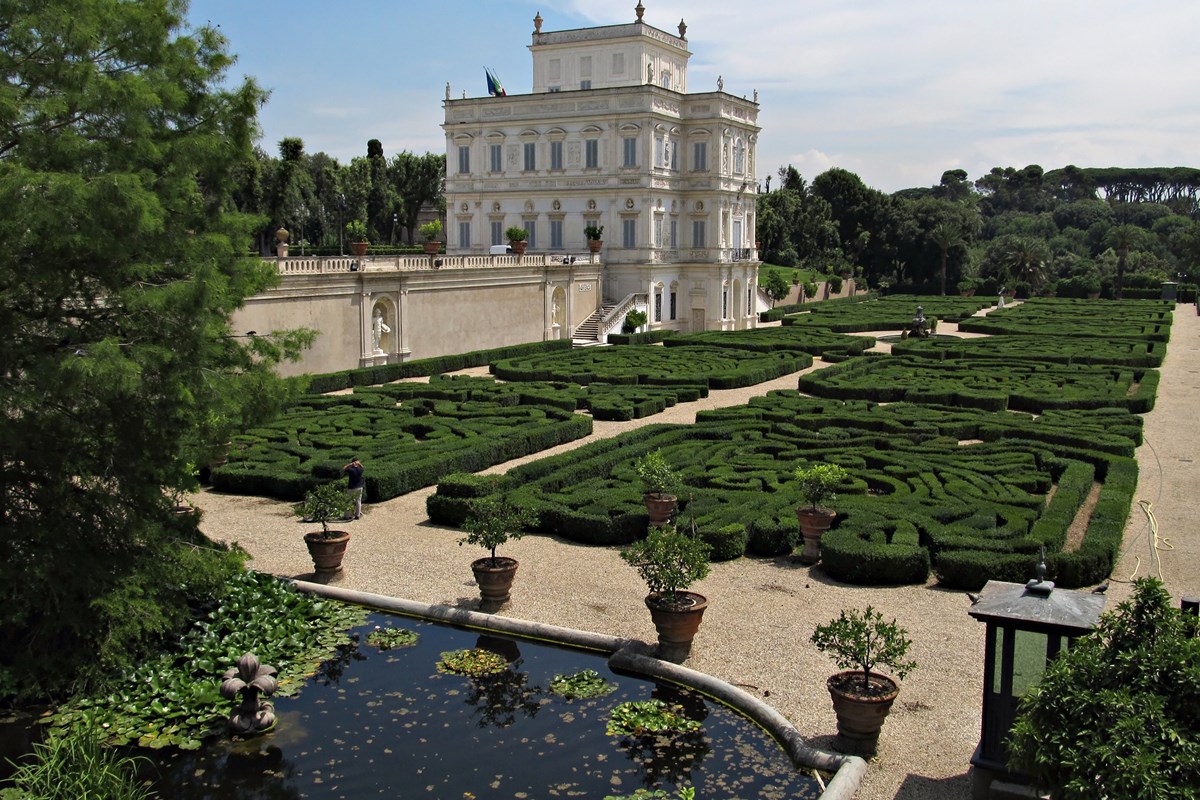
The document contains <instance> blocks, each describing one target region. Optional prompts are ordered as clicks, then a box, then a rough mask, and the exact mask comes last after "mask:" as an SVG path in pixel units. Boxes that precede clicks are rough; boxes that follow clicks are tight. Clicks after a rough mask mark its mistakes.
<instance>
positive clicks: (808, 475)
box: [792, 464, 849, 564]
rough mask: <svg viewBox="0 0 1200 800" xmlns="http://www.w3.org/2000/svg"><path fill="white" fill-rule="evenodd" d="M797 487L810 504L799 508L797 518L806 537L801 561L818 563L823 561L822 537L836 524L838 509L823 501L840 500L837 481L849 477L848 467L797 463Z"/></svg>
mask: <svg viewBox="0 0 1200 800" xmlns="http://www.w3.org/2000/svg"><path fill="white" fill-rule="evenodd" d="M792 477H793V478H795V479H796V485H797V488H798V489H799V490H800V495H801V496H802V497H803V498H804V501H805V502H806V503H807V504H808V505H807V506H800V507H798V508H797V509H796V520H797V521H798V522H799V523H800V535H801V536H803V537H804V550H803V551H802V552H801V553H800V561H801V562H802V563H804V564H815V563H817V562H818V561H820V560H821V537H822V536H823V535H824V534H825V531H827V530H829V529H830V528H831V527H832V526H833V521H834V519H835V518H836V517H837V512H836V511H834V510H833V509H831V508H824V507H822V505H821V504H822V503H825V502H833V501H834V500H836V499H837V494H836V490H837V487H838V484H839V483H841V482H842V481H844V480H846V478H847V477H849V473H848V472H846V470H844V469H842V468H841V467H839V466H838V465H837V464H812V465H810V466H798V467H796V469H795V470H794V471H793V472H792Z"/></svg>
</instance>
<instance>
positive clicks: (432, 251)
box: [417, 219, 442, 256]
mask: <svg viewBox="0 0 1200 800" xmlns="http://www.w3.org/2000/svg"><path fill="white" fill-rule="evenodd" d="M417 232H418V233H420V234H421V238H422V239H424V240H425V242H424V246H425V255H429V256H436V255H437V254H438V251H439V250H441V249H442V243H441V242H439V241H438V237H439V236H441V235H442V221H441V220H440V219H435V220H430V221H429V222H426V223H425V224H424V225H422V226H420V227H419V228H417Z"/></svg>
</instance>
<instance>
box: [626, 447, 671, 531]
mask: <svg viewBox="0 0 1200 800" xmlns="http://www.w3.org/2000/svg"><path fill="white" fill-rule="evenodd" d="M633 469H634V472H636V473H637V476H638V479H639V480H640V481H641V482H642V492H643V494H642V502H644V503H645V504H646V514H647V515H648V516H649V517H650V525H651V526H654V525H666V524H667V523H668V522H670V521H671V515H672V514H673V513H675V501H676V500H677V498H676V496H675V494H674V492H675V491H676V490H677V489H678V487H679V476H678V475H676V474H675V470H674V469H672V467H671V465H670V464H668V463H667V459H666V457H664V456H663V454H662V451H661V450H652V451H651V452H649V453H646V454H645V455H644V456H642V457H641V458H639V459H638V460H637V463H635V464H634V466H633Z"/></svg>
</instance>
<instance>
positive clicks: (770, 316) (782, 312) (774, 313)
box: [758, 292, 873, 322]
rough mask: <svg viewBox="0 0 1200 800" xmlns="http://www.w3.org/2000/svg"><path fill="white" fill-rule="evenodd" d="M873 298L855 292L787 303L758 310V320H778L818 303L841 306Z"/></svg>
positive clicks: (807, 309)
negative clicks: (843, 295) (854, 293)
mask: <svg viewBox="0 0 1200 800" xmlns="http://www.w3.org/2000/svg"><path fill="white" fill-rule="evenodd" d="M871 299H873V298H872V296H871V295H870V294H868V293H866V292H863V293H862V294H856V295H854V296H853V297H834V298H832V299H830V300H820V301H813V302H810V303H788V304H787V305H782V306H775V307H774V308H771V309H768V310H766V311H760V312H758V321H759V322H778V321H779V320H781V319H784V318H785V317H787V316H788V315H790V314H799V313H801V312H804V311H811V310H812V309H814V308H816V307H817V306H818V305H821V306H842V305H845V304H846V303H864V302H866V301H867V300H871Z"/></svg>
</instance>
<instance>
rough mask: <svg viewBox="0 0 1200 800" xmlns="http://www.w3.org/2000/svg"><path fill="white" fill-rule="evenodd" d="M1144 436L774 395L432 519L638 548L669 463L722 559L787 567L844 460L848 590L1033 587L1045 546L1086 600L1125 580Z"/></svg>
mask: <svg viewBox="0 0 1200 800" xmlns="http://www.w3.org/2000/svg"><path fill="white" fill-rule="evenodd" d="M1140 431H1141V420H1140V419H1139V418H1138V417H1136V416H1134V415H1132V414H1130V413H1129V412H1128V411H1125V410H1122V409H1105V410H1103V411H1096V412H1086V413H1085V412H1079V411H1049V412H1047V413H1046V414H1044V415H1042V416H1040V417H1038V418H1033V417H1031V416H1027V415H1018V414H1011V413H1007V412H987V411H977V410H967V409H937V408H930V407H924V406H915V405H910V404H904V403H897V404H893V405H889V406H876V405H872V404H868V403H861V402H850V403H843V402H838V401H830V400H820V399H815V398H809V397H804V396H802V395H800V394H798V393H796V392H772V393H770V394H769V395H768V396H766V397H763V398H755V399H754V400H753V401H752V402H751V403H750V404H749V405H747V406H743V407H738V408H729V409H721V410H719V411H715V412H708V413H705V414H702V415H701V419H700V420H699V421H698V422H697V423H696V424H695V425H691V426H666V425H662V426H648V427H646V428H643V429H640V430H637V431H631V432H630V433H628V434H625V435H623V436H621V437H619V438H617V439H612V440H606V441H603V442H597V443H594V444H591V445H588V446H586V447H583V448H580V449H578V450H575V451H573V452H571V453H569V454H565V455H563V456H556V457H551V458H547V459H541V460H539V461H536V462H533V463H530V464H526V465H523V466H521V467H518V468H516V469H514V470H512V471H511V472H510V473H509V474H508V475H506V476H504V477H503V478H491V479H488V480H487V481H482V480H481V479H479V478H477V477H475V476H453V477H451V478H448V479H446V480H445V481H443V482H442V483H441V484H440V485H439V487H438V492H437V494H435V495H433V496H431V497H430V498H429V500H428V510H429V513H430V516H431V518H432V519H433V520H434V521H436V522H441V523H445V524H452V525H454V524H459V523H460V522H461V520H462V518H463V515H464V514H465V510H466V503H467V501H468V499H469V498H470V497H472V496H477V495H479V494H483V493H487V492H489V491H494V490H498V489H508V490H510V491H511V496H512V497H513V498H514V500H516V502H518V503H521V504H523V505H527V506H529V507H531V508H533V509H535V510H536V511H537V512H538V514H539V517H540V522H539V530H540V531H542V532H544V533H549V534H555V535H559V536H563V537H565V538H568V539H572V540H574V541H580V542H586V543H594V544H616V543H624V542H629V541H632V540H634V539H636V538H638V537H639V536H641V535H642V534H643V533H644V531H645V529H646V525H647V519H646V514H645V509H644V508H643V507H642V502H641V494H640V487H639V485H638V482H637V480H636V477H635V475H634V471H633V464H634V462H635V460H636V459H637V458H638V457H640V456H641V455H642V454H644V453H646V452H648V451H650V450H654V449H661V450H662V452H663V454H664V455H665V456H666V457H667V459H668V461H670V462H671V463H673V464H676V465H679V469H680V475H681V477H682V479H683V481H684V483H685V485H686V488H685V489H684V490H683V491H682V492H680V495H681V498H682V501H683V504H684V506H685V507H684V509H683V510H682V512H681V515H680V516H681V518H683V519H684V520H686V521H688V523H689V524H690V520H691V519H692V518H693V517H694V519H695V521H696V525H697V528H698V530H699V531H700V532H701V534H702V535H703V536H704V537H705V538H706V539H708V540H709V541H710V542H712V543H713V544H714V546H715V548H716V549H717V551H718V553H719V555H720V556H721V557H725V558H733V557H737V556H738V555H740V553H741V552H742V550H743V549H745V551H747V552H750V553H753V554H761V555H774V554H781V553H788V552H790V551H791V550H792V548H793V547H794V545H795V538H796V533H797V524H796V520H795V516H794V510H795V507H796V506H797V505H799V504H800V502H801V501H800V496H799V493H798V491H797V490H796V488H795V483H794V480H793V479H792V470H793V468H794V466H795V465H796V464H798V463H801V462H815V461H829V462H833V463H837V464H840V465H842V466H844V467H845V468H846V469H848V470H849V471H850V473H851V476H852V477H851V479H850V480H849V481H848V482H847V484H846V485H845V486H844V487H842V489H841V490H840V491H839V493H838V499H837V502H836V503H835V505H836V506H837V509H838V512H839V514H838V521H837V523H836V527H835V529H834V530H833V531H831V532H830V533H829V534H827V535H826V536H825V539H824V541H823V543H822V548H823V557H822V558H823V564H824V569H825V571H826V572H827V573H828V574H829V575H831V576H832V577H834V578H837V579H839V580H843V581H847V582H851V583H861V584H881V583H885V584H886V583H909V582H918V583H919V582H923V581H924V580H926V579H927V577H928V574H929V571H930V569H931V568H932V570H933V571H934V573H935V574H936V575H937V576H938V578H939V580H940V581H941V582H942V583H944V584H946V585H948V586H959V587H968V588H978V586H981V585H982V584H983V582H984V581H986V580H987V579H988V578H998V579H1003V580H1025V579H1026V578H1027V577H1028V576H1029V575H1030V574H1032V573H1031V571H1032V568H1033V566H1034V564H1035V562H1036V560H1037V553H1038V551H1039V549H1040V548H1041V547H1042V546H1045V547H1046V550H1047V552H1048V553H1049V554H1050V555H1049V557H1048V562H1049V564H1050V567H1051V572H1052V577H1054V578H1055V579H1056V580H1059V581H1060V582H1062V583H1063V584H1064V585H1069V586H1081V585H1086V584H1088V583H1092V582H1096V581H1098V580H1100V579H1101V578H1103V577H1104V576H1106V575H1107V574H1108V572H1109V571H1110V570H1111V567H1112V564H1113V560H1114V558H1115V556H1116V553H1117V549H1118V547H1119V545H1120V540H1121V535H1122V531H1123V527H1124V521H1125V517H1126V515H1127V514H1128V511H1129V507H1130V503H1131V501H1132V496H1133V491H1134V489H1135V488H1136V480H1137V469H1136V462H1134V461H1133V459H1132V458H1131V454H1132V452H1133V449H1134V447H1135V446H1136V445H1137V443H1138V441H1139V440H1140ZM1094 480H1096V481H1102V482H1103V488H1102V491H1101V495H1100V503H1099V505H1098V507H1097V509H1096V511H1095V512H1094V513H1093V515H1092V517H1091V520H1090V524H1089V527H1088V530H1087V533H1086V535H1085V537H1084V540H1083V543H1082V544H1081V545H1080V547H1079V548H1078V549H1077V550H1075V551H1072V552H1070V553H1064V552H1062V548H1063V546H1064V543H1065V540H1066V539H1065V537H1066V531H1067V527H1068V526H1069V525H1070V523H1071V521H1072V520H1073V519H1074V517H1075V514H1076V511H1077V510H1078V509H1079V508H1080V507H1081V505H1082V503H1083V501H1084V499H1085V498H1086V497H1087V494H1088V491H1089V490H1090V489H1091V486H1092V482H1093V481H1094ZM1055 484H1057V487H1058V488H1057V491H1056V492H1055V494H1054V498H1053V500H1052V501H1051V502H1050V503H1049V504H1047V501H1046V494H1047V492H1048V491H1049V489H1050V487H1051V486H1052V485H1055ZM689 498H694V499H690V500H689Z"/></svg>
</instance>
